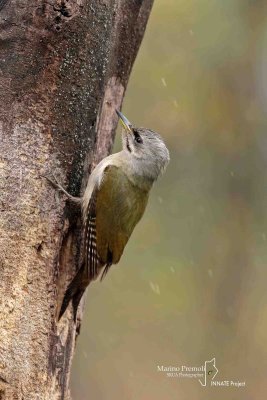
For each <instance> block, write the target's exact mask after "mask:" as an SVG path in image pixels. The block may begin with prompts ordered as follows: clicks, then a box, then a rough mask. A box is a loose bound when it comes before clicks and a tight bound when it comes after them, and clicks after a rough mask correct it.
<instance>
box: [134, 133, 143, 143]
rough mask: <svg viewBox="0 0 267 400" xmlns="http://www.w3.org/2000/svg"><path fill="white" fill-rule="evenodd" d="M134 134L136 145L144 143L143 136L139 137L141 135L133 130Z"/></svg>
mask: <svg viewBox="0 0 267 400" xmlns="http://www.w3.org/2000/svg"><path fill="white" fill-rule="evenodd" d="M133 134H134V140H135V141H136V143H143V140H142V138H141V136H140V135H139V133H138V132H137V131H136V130H133Z"/></svg>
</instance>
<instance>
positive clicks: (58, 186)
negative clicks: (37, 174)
mask: <svg viewBox="0 0 267 400" xmlns="http://www.w3.org/2000/svg"><path fill="white" fill-rule="evenodd" d="M51 175H52V177H53V180H52V179H51V178H50V177H48V176H46V175H42V176H43V178H45V179H46V180H47V181H48V182H49V183H50V184H51V185H52V186H53V187H54V188H55V189H57V190H59V191H60V192H62V193H64V194H65V195H66V196H67V198H68V199H69V200H70V201H71V202H73V203H75V204H81V198H80V197H75V196H72V195H71V194H69V193H68V192H67V191H66V190H65V189H64V188H63V186H61V184H60V183H59V182H58V180H57V178H56V177H55V175H54V174H51Z"/></svg>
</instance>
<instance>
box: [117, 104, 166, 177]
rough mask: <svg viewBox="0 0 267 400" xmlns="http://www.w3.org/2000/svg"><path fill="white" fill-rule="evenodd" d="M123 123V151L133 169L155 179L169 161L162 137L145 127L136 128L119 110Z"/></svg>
mask: <svg viewBox="0 0 267 400" xmlns="http://www.w3.org/2000/svg"><path fill="white" fill-rule="evenodd" d="M116 112H117V114H118V116H119V118H120V121H121V123H122V125H123V128H124V130H123V133H122V146H123V151H124V152H125V154H126V155H127V158H129V159H130V160H131V162H132V165H133V167H134V170H135V171H136V172H137V173H138V174H140V175H143V176H144V177H147V178H149V179H151V180H152V181H154V180H156V179H157V178H158V176H159V175H160V174H162V173H163V172H164V170H165V169H166V167H167V165H168V163H169V161H170V156H169V151H168V149H167V147H166V145H165V143H164V142H163V139H162V137H161V136H160V135H159V134H158V133H157V132H154V131H152V130H151V129H147V128H137V127H135V126H133V125H132V124H131V123H130V122H129V121H128V119H127V118H126V117H125V116H124V115H123V114H122V113H121V112H119V111H117V110H116Z"/></svg>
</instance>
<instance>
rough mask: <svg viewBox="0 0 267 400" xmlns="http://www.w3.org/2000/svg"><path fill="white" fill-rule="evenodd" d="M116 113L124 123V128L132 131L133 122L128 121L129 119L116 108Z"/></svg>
mask: <svg viewBox="0 0 267 400" xmlns="http://www.w3.org/2000/svg"><path fill="white" fill-rule="evenodd" d="M116 113H117V115H118V117H119V119H120V122H121V124H122V126H123V127H124V129H125V130H126V131H128V132H132V124H131V122H130V121H128V119H127V118H126V117H125V116H124V115H123V114H122V113H121V112H120V111H118V110H116Z"/></svg>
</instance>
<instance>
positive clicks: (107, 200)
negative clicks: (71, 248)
mask: <svg viewBox="0 0 267 400" xmlns="http://www.w3.org/2000/svg"><path fill="white" fill-rule="evenodd" d="M147 200H148V192H147V191H144V190H142V189H140V188H139V187H137V186H135V185H133V183H132V182H131V181H130V180H129V179H128V178H127V176H126V174H125V173H124V172H123V171H122V170H121V169H120V168H118V167H116V166H108V167H106V169H105V171H104V174H103V178H102V182H101V184H100V187H99V188H98V189H95V190H94V191H93V194H92V196H91V200H90V203H89V209H88V217H87V219H86V225H85V246H84V249H85V262H86V268H87V271H88V274H89V279H90V280H93V279H96V278H97V276H98V275H99V273H100V270H101V269H102V267H103V266H105V269H104V272H103V275H102V277H103V276H104V275H105V274H106V273H107V271H108V269H109V267H110V266H111V265H112V264H116V263H118V262H119V260H120V258H121V255H122V253H123V250H124V247H125V245H126V243H127V242H128V240H129V238H130V236H131V234H132V231H133V229H134V227H135V225H136V224H137V222H138V221H139V220H140V218H141V217H142V215H143V213H144V211H145V208H146V205H147Z"/></svg>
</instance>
